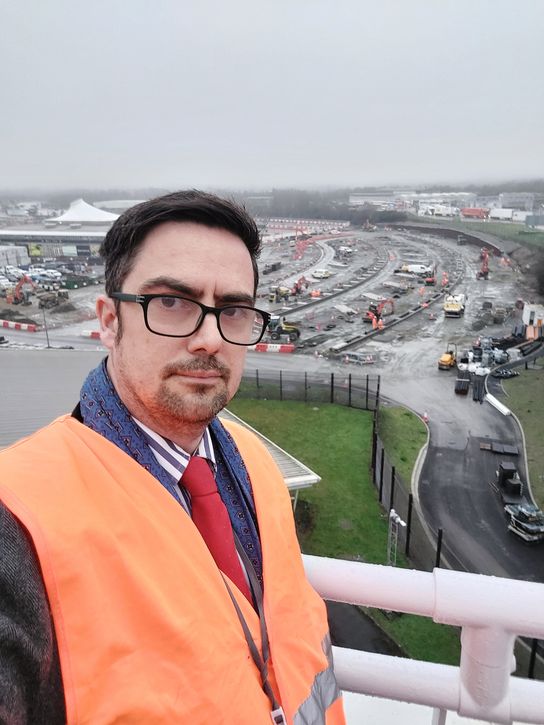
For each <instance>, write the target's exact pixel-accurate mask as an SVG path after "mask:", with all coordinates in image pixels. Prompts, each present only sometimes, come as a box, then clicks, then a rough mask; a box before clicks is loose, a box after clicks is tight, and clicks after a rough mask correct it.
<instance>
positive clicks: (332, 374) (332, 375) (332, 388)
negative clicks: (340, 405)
mask: <svg viewBox="0 0 544 725" xmlns="http://www.w3.org/2000/svg"><path fill="white" fill-rule="evenodd" d="M331 403H334V373H331Z"/></svg>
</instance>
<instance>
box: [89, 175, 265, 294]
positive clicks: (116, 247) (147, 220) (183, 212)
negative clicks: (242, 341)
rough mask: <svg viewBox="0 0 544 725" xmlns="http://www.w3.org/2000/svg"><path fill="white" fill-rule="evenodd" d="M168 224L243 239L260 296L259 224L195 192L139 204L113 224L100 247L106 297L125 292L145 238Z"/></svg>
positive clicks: (237, 209) (240, 211) (229, 203)
mask: <svg viewBox="0 0 544 725" xmlns="http://www.w3.org/2000/svg"><path fill="white" fill-rule="evenodd" d="M164 222H194V223H196V224H202V225H203V226H206V227H211V228H213V229H225V230H226V231H228V232H230V233H231V234H234V235H235V236H237V237H239V238H240V239H241V240H242V241H243V243H244V244H245V245H246V247H247V250H248V251H249V254H250V256H251V264H252V266H253V275H254V280H255V282H254V289H253V292H254V293H256V291H257V285H258V283H259V271H258V268H257V258H258V256H259V253H260V251H261V240H260V238H259V231H258V229H257V225H256V224H255V221H254V220H253V219H252V218H251V217H250V215H249V214H248V213H247V211H246V210H245V208H244V207H242V206H240V205H239V204H236V203H235V202H233V201H227V200H226V199H221V198H220V197H218V196H215V195H214V194H207V193H206V192H203V191H197V190H195V189H191V190H189V191H176V192H174V193H173V194H166V195H165V196H158V197H157V198H155V199H150V200H149V201H144V202H143V203H141V204H136V206H133V207H131V208H130V209H127V211H125V212H124V213H123V214H122V215H121V216H120V217H119V219H117V220H116V221H115V222H114V223H113V225H112V227H111V229H110V230H109V232H108V233H107V234H106V238H105V239H104V241H103V242H102V245H101V247H100V254H101V256H102V257H103V258H104V261H105V265H106V270H105V278H106V294H108V295H110V294H111V293H112V292H119V291H120V290H121V289H122V284H123V282H124V281H125V278H126V277H127V275H128V274H129V272H130V270H131V269H132V265H133V264H134V261H135V259H136V255H137V253H138V250H139V249H140V247H141V245H142V243H143V241H144V240H145V237H146V236H147V234H149V232H150V231H151V230H152V229H153V228H154V227H156V226H158V225H159V224H163V223H164Z"/></svg>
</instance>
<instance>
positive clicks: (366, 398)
mask: <svg viewBox="0 0 544 725" xmlns="http://www.w3.org/2000/svg"><path fill="white" fill-rule="evenodd" d="M365 410H368V374H367V376H366V391H365Z"/></svg>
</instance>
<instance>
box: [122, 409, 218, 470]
mask: <svg viewBox="0 0 544 725" xmlns="http://www.w3.org/2000/svg"><path fill="white" fill-rule="evenodd" d="M133 420H134V422H135V423H136V425H138V427H139V428H140V429H141V430H142V432H143V434H144V436H145V439H146V441H147V444H148V446H149V448H150V449H151V451H152V452H153V455H154V456H155V458H156V459H157V461H158V463H159V464H160V465H161V466H162V467H163V468H164V470H165V471H167V472H168V473H169V474H170V475H171V476H172V478H174V479H175V480H176V481H179V480H180V478H181V477H182V476H183V474H184V472H185V469H186V468H187V464H188V463H189V459H190V458H191V454H190V453H187V451H185V450H183V448H182V447H181V446H178V445H177V444H176V443H174V442H173V441H171V440H169V439H168V438H164V437H163V436H161V435H159V434H158V433H156V432H155V431H154V430H151V428H148V427H147V426H146V425H144V424H143V423H142V422H141V421H139V420H138V419H137V418H134V417H133ZM194 455H198V456H202V458H206V459H207V460H208V461H209V462H210V463H211V465H212V468H213V471H214V473H215V471H216V462H215V453H214V450H213V443H212V438H211V435H210V429H209V427H206V429H205V430H204V434H203V436H202V438H201V440H200V443H199V444H198V448H197V449H196V450H195V452H194Z"/></svg>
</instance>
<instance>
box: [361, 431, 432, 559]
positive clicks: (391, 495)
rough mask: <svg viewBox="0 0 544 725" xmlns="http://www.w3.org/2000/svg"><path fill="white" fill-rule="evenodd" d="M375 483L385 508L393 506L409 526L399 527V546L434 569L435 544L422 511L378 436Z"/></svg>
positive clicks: (399, 548) (409, 555) (388, 510)
mask: <svg viewBox="0 0 544 725" xmlns="http://www.w3.org/2000/svg"><path fill="white" fill-rule="evenodd" d="M375 461H376V463H375V467H374V485H375V486H376V490H377V492H378V499H379V501H380V504H381V505H382V506H383V508H384V509H385V510H386V511H387V512H390V511H391V509H394V510H395V512H396V513H397V514H398V515H399V516H400V518H401V519H402V521H403V522H404V523H405V524H406V526H400V527H399V529H398V550H399V551H402V552H403V553H404V554H405V555H406V556H407V557H409V559H410V560H411V562H412V563H413V564H414V565H415V566H416V568H417V569H420V570H422V571H432V569H433V568H434V567H435V563H436V546H435V544H434V540H433V538H432V537H431V536H430V535H429V534H430V532H429V530H428V527H427V525H426V523H425V520H424V518H423V516H422V515H421V513H420V511H419V507H418V505H417V500H416V499H414V497H413V496H412V495H411V493H410V486H409V485H407V483H406V482H404V481H403V480H402V478H401V477H400V476H399V474H398V473H397V472H396V471H395V467H394V466H393V465H392V464H391V461H390V460H389V458H388V457H387V454H386V452H385V449H384V447H383V444H382V442H381V440H380V439H379V438H377V439H376V451H375Z"/></svg>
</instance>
